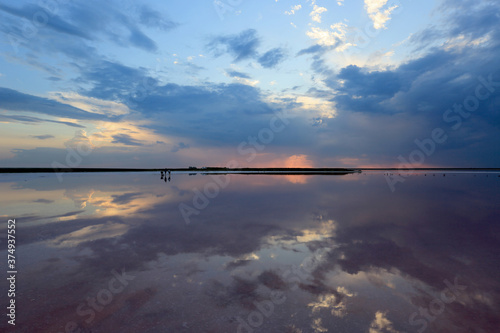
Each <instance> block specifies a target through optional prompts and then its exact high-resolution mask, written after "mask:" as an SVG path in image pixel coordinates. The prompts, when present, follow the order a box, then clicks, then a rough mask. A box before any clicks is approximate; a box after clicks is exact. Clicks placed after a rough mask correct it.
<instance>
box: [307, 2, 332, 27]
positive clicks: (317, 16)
mask: <svg viewBox="0 0 500 333" xmlns="http://www.w3.org/2000/svg"><path fill="white" fill-rule="evenodd" d="M326 11H328V9H326V8H325V7H319V6H318V5H314V7H313V11H312V12H311V13H310V14H309V16H311V18H312V20H313V21H315V22H318V23H321V14H322V13H324V12H326Z"/></svg>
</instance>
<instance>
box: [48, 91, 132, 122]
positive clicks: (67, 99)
mask: <svg viewBox="0 0 500 333" xmlns="http://www.w3.org/2000/svg"><path fill="white" fill-rule="evenodd" d="M49 95H50V97H51V98H52V99H55V100H56V101H58V102H61V103H64V104H68V105H71V106H74V107H75V108H79V109H82V110H85V111H88V112H92V113H98V114H104V115H116V116H119V115H125V114H129V113H130V109H129V108H128V106H126V105H125V104H123V103H118V102H113V101H107V100H103V99H98V98H94V97H86V96H82V95H80V94H78V93H74V92H64V91H59V92H51V93H49Z"/></svg>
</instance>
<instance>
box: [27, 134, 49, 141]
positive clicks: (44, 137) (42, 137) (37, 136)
mask: <svg viewBox="0 0 500 333" xmlns="http://www.w3.org/2000/svg"><path fill="white" fill-rule="evenodd" d="M31 137H32V138H35V139H39V140H47V139H53V138H55V136H53V135H50V134H46V135H31Z"/></svg>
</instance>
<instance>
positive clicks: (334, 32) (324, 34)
mask: <svg viewBox="0 0 500 333" xmlns="http://www.w3.org/2000/svg"><path fill="white" fill-rule="evenodd" d="M330 29H331V30H328V29H321V28H318V27H311V30H309V31H308V32H306V34H307V36H308V37H309V38H311V39H315V40H317V43H318V44H319V45H323V46H335V45H336V50H337V51H340V52H342V51H345V50H346V49H347V48H349V47H350V46H354V44H352V43H347V42H346V39H347V36H346V34H347V25H346V24H345V23H343V22H339V23H335V24H332V25H331V26H330Z"/></svg>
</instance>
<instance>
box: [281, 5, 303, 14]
mask: <svg viewBox="0 0 500 333" xmlns="http://www.w3.org/2000/svg"><path fill="white" fill-rule="evenodd" d="M301 8H302V5H295V6H292V8H291V9H290V10H289V11H286V12H285V14H286V15H294V14H295V12H296V11H298V10H300V9H301Z"/></svg>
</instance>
